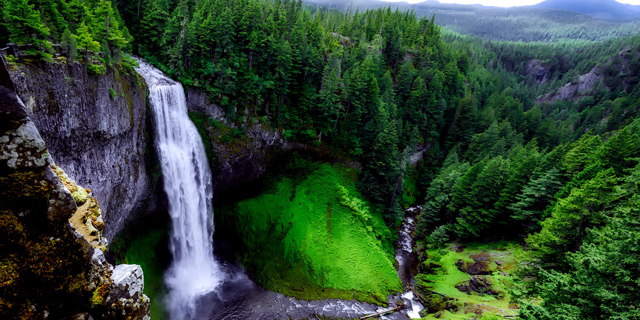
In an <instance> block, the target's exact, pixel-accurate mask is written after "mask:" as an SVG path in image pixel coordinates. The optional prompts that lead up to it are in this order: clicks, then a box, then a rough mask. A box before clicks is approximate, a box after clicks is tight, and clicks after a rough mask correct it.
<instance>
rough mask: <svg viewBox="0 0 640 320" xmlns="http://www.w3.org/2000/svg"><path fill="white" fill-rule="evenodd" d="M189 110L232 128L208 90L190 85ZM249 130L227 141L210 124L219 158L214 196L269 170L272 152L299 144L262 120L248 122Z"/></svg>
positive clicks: (214, 166)
mask: <svg viewBox="0 0 640 320" xmlns="http://www.w3.org/2000/svg"><path fill="white" fill-rule="evenodd" d="M186 98H187V108H188V110H189V112H200V113H202V114H204V115H206V116H207V117H209V118H211V119H215V120H218V121H220V122H221V123H223V124H222V126H226V127H227V128H232V127H233V124H230V123H227V122H226V117H225V113H224V110H223V109H222V108H221V107H220V106H218V105H216V104H214V103H212V102H211V101H210V100H209V98H208V97H207V95H206V93H204V92H202V91H199V90H198V89H195V88H187V89H186ZM243 126H244V127H245V128H246V134H245V135H244V136H243V138H241V139H239V140H237V141H234V142H224V141H221V140H220V136H221V135H224V134H225V133H223V132H220V130H219V129H216V128H206V129H205V132H206V134H207V137H203V139H206V140H208V141H209V142H210V143H211V147H212V148H213V152H214V153H215V159H209V166H210V167H211V174H212V177H213V188H214V192H213V196H214V198H218V197H220V196H221V195H224V194H225V193H228V192H233V191H235V190H238V189H241V188H242V186H244V185H245V184H247V183H251V182H253V181H256V180H257V179H258V178H259V177H260V176H261V175H262V174H263V173H265V172H266V170H267V167H268V164H269V160H270V156H271V155H273V154H274V153H276V152H280V151H285V150H290V149H292V148H294V147H297V145H294V144H292V143H289V142H287V141H286V140H284V139H283V138H282V135H281V134H280V133H279V132H278V131H275V130H271V129H268V128H266V127H264V126H263V125H261V124H246V123H245V124H244V125H243Z"/></svg>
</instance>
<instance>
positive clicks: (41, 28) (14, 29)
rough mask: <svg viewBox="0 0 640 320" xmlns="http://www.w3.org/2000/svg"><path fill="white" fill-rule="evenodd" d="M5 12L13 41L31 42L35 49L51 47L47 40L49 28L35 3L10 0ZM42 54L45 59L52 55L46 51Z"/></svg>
mask: <svg viewBox="0 0 640 320" xmlns="http://www.w3.org/2000/svg"><path fill="white" fill-rule="evenodd" d="M4 14H5V17H4V19H5V21H6V22H7V24H6V26H7V30H8V31H9V40H10V41H11V42H14V43H17V44H31V45H33V46H35V49H39V47H40V46H42V47H44V49H50V48H51V44H50V43H49V42H48V41H47V40H46V39H47V37H48V36H49V28H47V27H46V26H45V25H44V23H43V22H42V19H41V18H40V12H38V11H36V10H34V5H30V4H29V2H28V1H27V0H9V1H7V2H6V4H5V8H4ZM38 52H40V51H38ZM40 54H41V56H42V57H43V58H45V59H48V58H50V57H51V55H47V54H46V53H40Z"/></svg>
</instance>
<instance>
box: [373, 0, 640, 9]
mask: <svg viewBox="0 0 640 320" xmlns="http://www.w3.org/2000/svg"><path fill="white" fill-rule="evenodd" d="M384 1H405V2H409V3H418V2H423V1H424V0H384ZM439 1H440V2H441V3H459V4H482V5H485V6H494V7H514V6H528V5H533V4H537V3H540V2H542V0H439ZM616 1H618V2H620V3H628V4H633V5H640V0H616Z"/></svg>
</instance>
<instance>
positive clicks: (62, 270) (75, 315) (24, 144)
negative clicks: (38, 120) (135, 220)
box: [0, 61, 150, 320]
mask: <svg viewBox="0 0 640 320" xmlns="http://www.w3.org/2000/svg"><path fill="white" fill-rule="evenodd" d="M0 62H1V61H0ZM2 76H3V75H2V74H0V78H2ZM5 80H6V79H5ZM3 83H4V82H3ZM61 177H62V179H61ZM70 189H71V190H72V191H70ZM103 228H104V224H103V223H102V218H101V210H100V208H99V206H98V203H97V201H96V199H95V198H93V197H92V196H91V192H90V191H89V190H86V189H84V188H82V187H80V186H78V185H77V184H76V183H75V182H74V181H73V180H71V179H70V178H68V177H67V176H66V175H65V174H64V172H63V171H62V169H60V168H59V167H58V166H56V165H55V164H54V163H53V160H52V159H51V157H50V156H49V152H48V150H47V148H46V146H45V143H44V141H43V139H42V138H41V136H40V134H39V133H38V130H37V129H36V126H35V124H34V123H33V122H32V121H31V119H29V117H28V116H27V112H26V110H25V108H24V105H23V104H22V102H21V101H20V99H19V98H18V96H17V95H16V94H15V93H14V92H13V91H11V90H10V89H8V88H6V87H3V86H0V266H2V268H1V269H2V272H1V273H0V314H1V315H2V317H3V318H5V317H6V318H7V319H45V318H49V319H63V318H65V319H90V318H94V319H132V320H134V319H149V316H148V313H149V306H150V301H149V299H148V298H147V297H146V296H144V295H143V294H142V283H143V282H142V273H141V269H140V266H135V265H121V266H117V267H116V268H115V269H114V267H113V266H111V265H110V264H109V263H108V262H107V261H106V260H105V258H104V254H103V251H102V250H104V249H105V241H104V239H103V237H102V232H101V230H102V229H103Z"/></svg>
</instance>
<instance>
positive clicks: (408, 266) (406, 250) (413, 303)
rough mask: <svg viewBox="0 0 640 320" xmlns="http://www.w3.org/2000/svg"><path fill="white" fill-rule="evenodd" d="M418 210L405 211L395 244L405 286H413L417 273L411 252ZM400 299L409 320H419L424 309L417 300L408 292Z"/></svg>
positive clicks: (413, 255)
mask: <svg viewBox="0 0 640 320" xmlns="http://www.w3.org/2000/svg"><path fill="white" fill-rule="evenodd" d="M420 210H422V206H414V207H411V208H409V209H407V210H406V218H405V220H404V224H403V225H402V228H401V229H400V232H399V234H398V241H397V242H396V246H397V249H396V255H395V258H396V261H397V262H398V276H399V277H400V280H402V284H404V285H405V286H413V284H414V281H415V280H414V278H413V276H414V275H415V273H416V272H417V270H416V266H415V263H416V261H417V257H416V254H415V252H414V251H413V246H414V240H413V232H414V231H415V230H416V221H415V218H414V217H413V216H415V215H417V214H418V213H419V212H420ZM402 299H403V300H404V302H405V305H406V306H407V307H408V308H407V309H406V311H405V312H406V314H407V316H408V317H409V318H411V319H419V318H420V311H422V310H423V309H424V306H423V305H422V303H420V301H419V299H418V298H417V297H416V296H415V295H414V294H413V292H412V291H410V290H407V291H405V292H404V293H403V294H402Z"/></svg>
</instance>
